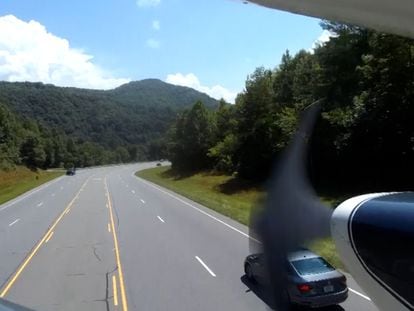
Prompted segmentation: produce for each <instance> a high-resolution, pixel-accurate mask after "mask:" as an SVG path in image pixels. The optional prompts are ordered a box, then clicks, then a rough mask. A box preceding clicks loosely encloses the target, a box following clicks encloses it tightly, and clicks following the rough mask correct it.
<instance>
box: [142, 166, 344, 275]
mask: <svg viewBox="0 0 414 311" xmlns="http://www.w3.org/2000/svg"><path fill="white" fill-rule="evenodd" d="M135 175H136V176H138V177H141V178H144V179H146V180H149V181H151V182H154V183H156V184H158V185H160V186H163V187H165V188H167V189H170V190H172V191H174V192H176V193H179V194H181V195H183V196H185V197H187V198H189V199H191V200H193V201H195V202H198V203H200V204H203V205H205V206H206V207H208V208H211V209H213V210H215V211H217V212H219V213H221V214H223V215H226V216H228V217H230V218H232V219H235V220H237V221H238V222H240V223H242V224H245V225H248V223H249V216H250V211H251V209H252V208H254V207H255V206H258V205H259V204H260V202H261V201H263V200H264V198H265V195H266V193H265V191H264V190H263V189H262V188H260V187H258V186H257V185H254V184H252V183H249V182H246V181H244V180H241V179H237V178H234V177H232V176H227V175H222V174H217V173H214V172H200V173H196V174H193V175H189V176H177V175H176V174H174V172H173V171H172V170H171V168H170V167H169V166H164V167H156V168H150V169H146V170H142V171H138V172H137V173H136V174H135ZM321 199H322V201H323V202H325V203H326V204H328V205H332V204H335V203H336V202H337V201H338V200H337V199H336V198H333V197H329V196H323V197H322V198H321ZM308 247H309V248H310V249H312V250H313V251H315V252H316V253H318V254H320V255H321V256H323V257H324V258H325V259H326V260H328V261H329V262H330V263H331V264H332V265H333V266H335V267H337V268H340V269H344V265H343V264H342V262H341V261H340V259H339V257H338V254H337V252H336V249H335V244H334V243H333V241H332V239H331V238H326V239H321V240H318V241H314V242H313V243H311V244H309V245H308Z"/></svg>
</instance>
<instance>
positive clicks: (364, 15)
mask: <svg viewBox="0 0 414 311" xmlns="http://www.w3.org/2000/svg"><path fill="white" fill-rule="evenodd" d="M248 2H251V3H256V4H258V5H262V6H266V7H269V8H274V9H277V10H282V11H288V12H291V13H295V14H301V15H307V16H312V17H317V18H321V19H327V20H333V21H339V22H343V23H348V24H354V25H358V26H362V27H367V28H372V29H375V30H378V31H383V32H388V33H393V34H396V35H401V36H406V37H412V38H414V18H413V16H414V1H413V0H393V1H390V0H249V1H248Z"/></svg>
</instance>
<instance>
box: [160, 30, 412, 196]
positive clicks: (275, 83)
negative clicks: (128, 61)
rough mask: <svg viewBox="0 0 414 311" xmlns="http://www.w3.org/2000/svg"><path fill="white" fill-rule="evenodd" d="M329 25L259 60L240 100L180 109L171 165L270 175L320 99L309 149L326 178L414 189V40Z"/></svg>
mask: <svg viewBox="0 0 414 311" xmlns="http://www.w3.org/2000/svg"><path fill="white" fill-rule="evenodd" d="M322 27H323V28H325V29H327V30H329V31H330V32H331V33H332V35H333V36H332V37H331V39H330V40H329V41H328V42H327V43H325V44H323V45H320V46H319V47H318V48H316V49H315V50H314V51H312V52H307V51H303V50H302V51H300V52H298V53H297V54H296V55H294V56H291V55H290V54H289V53H288V52H286V53H285V55H284V56H283V57H282V61H281V64H280V65H279V66H278V67H277V68H275V69H274V70H268V69H264V68H258V69H257V70H256V71H255V72H254V73H253V74H252V75H250V76H249V77H248V79H247V81H246V87H245V90H244V91H243V92H242V93H241V94H239V95H238V97H237V99H236V104H235V105H229V104H226V103H224V102H222V103H221V104H220V106H219V107H218V108H217V109H216V110H214V111H209V110H207V109H206V108H205V107H203V105H202V104H200V103H198V104H196V105H195V106H194V107H193V108H192V109H191V110H188V111H186V112H184V113H182V114H181V115H180V116H179V117H178V119H177V120H176V122H175V125H174V126H173V127H172V129H171V131H170V135H169V144H168V152H169V155H170V156H169V157H170V159H171V160H172V165H173V168H175V169H178V170H181V171H183V170H185V171H192V170H199V169H218V170H221V171H227V172H229V173H234V172H237V173H238V174H239V175H240V176H242V177H244V178H249V179H256V180H263V179H264V178H265V177H266V176H268V174H269V172H270V170H271V166H272V164H273V160H274V159H275V157H277V156H278V155H279V154H280V152H281V151H282V150H283V148H284V147H285V146H286V145H287V144H288V143H289V140H290V138H291V136H292V133H294V131H295V129H296V127H297V124H298V119H299V116H300V113H301V112H302V111H303V110H304V109H305V108H306V107H307V106H309V105H310V104H312V103H313V102H315V101H319V102H320V103H321V106H322V114H321V118H320V119H319V120H318V123H317V127H316V129H315V134H314V138H313V140H312V148H311V152H310V164H311V165H310V167H311V170H310V173H311V177H312V178H313V179H314V181H316V182H317V184H318V185H321V184H322V185H323V184H325V185H324V187H325V188H326V186H332V187H334V188H335V189H332V190H335V191H338V192H343V191H370V190H380V189H388V190H389V189H390V187H391V188H394V189H401V188H409V187H410V185H412V182H411V183H410V178H411V172H412V170H411V168H412V163H411V162H412V161H413V159H414V123H413V121H412V120H413V118H414V103H413V99H414V98H413V86H414V66H413V61H414V58H413V52H414V41H413V40H411V39H406V38H402V37H398V36H394V35H387V34H383V33H378V32H374V31H371V30H366V29H361V28H358V27H353V26H347V25H343V24H337V23H330V22H324V23H323V24H322ZM207 121H208V122H207ZM333 181H334V182H333ZM343 187H348V189H344V188H343Z"/></svg>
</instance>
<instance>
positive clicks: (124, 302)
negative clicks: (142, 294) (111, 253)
mask: <svg viewBox="0 0 414 311" xmlns="http://www.w3.org/2000/svg"><path fill="white" fill-rule="evenodd" d="M105 190H106V197H107V199H108V208H109V218H110V220H111V229H112V230H111V231H112V236H113V238H114V245H115V258H116V264H117V266H118V277H119V290H120V292H121V301H122V308H123V310H124V311H128V302H127V298H126V293H125V285H124V274H123V272H122V264H121V257H120V255H119V247H118V237H117V235H116V230H115V222H114V215H113V211H112V210H113V208H112V201H111V195H110V194H109V189H108V183H107V182H106V177H105ZM112 281H113V282H112V283H113V290H114V304H115V305H118V291H117V285H116V277H113V278H112Z"/></svg>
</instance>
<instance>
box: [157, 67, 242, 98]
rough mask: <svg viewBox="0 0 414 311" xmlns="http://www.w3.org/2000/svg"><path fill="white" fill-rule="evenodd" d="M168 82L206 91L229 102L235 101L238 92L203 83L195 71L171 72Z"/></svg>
mask: <svg viewBox="0 0 414 311" xmlns="http://www.w3.org/2000/svg"><path fill="white" fill-rule="evenodd" d="M165 81H166V82H167V83H171V84H175V85H181V86H187V87H191V88H193V89H195V90H197V91H200V92H203V93H206V94H208V95H210V96H211V97H213V98H215V99H221V98H224V99H225V100H226V101H227V102H230V103H234V101H235V99H236V96H237V92H232V91H230V90H228V89H226V88H224V87H223V86H221V85H214V86H211V87H208V86H204V85H201V83H200V80H199V79H198V78H197V76H196V75H195V74H193V73H189V74H186V75H183V74H182V73H176V74H169V75H168V76H167V79H166V80H165Z"/></svg>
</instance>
